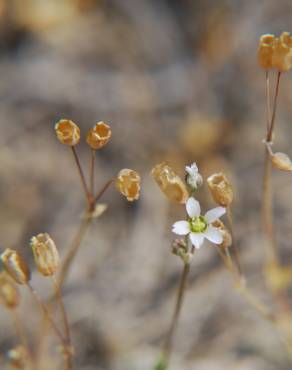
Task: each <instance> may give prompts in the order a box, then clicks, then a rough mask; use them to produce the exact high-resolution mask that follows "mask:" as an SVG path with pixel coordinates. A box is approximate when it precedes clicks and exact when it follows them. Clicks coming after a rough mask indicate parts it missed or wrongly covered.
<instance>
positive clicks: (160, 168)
mask: <svg viewBox="0 0 292 370" xmlns="http://www.w3.org/2000/svg"><path fill="white" fill-rule="evenodd" d="M151 173H152V176H153V178H154V180H155V181H156V183H157V184H158V186H159V187H160V189H161V191H162V192H163V193H164V194H165V196H166V197H167V198H168V199H169V200H170V201H172V202H176V203H186V201H187V199H188V198H189V192H188V190H187V187H186V185H185V183H184V182H183V181H182V179H181V178H180V177H179V176H178V175H177V173H176V172H175V171H174V170H173V169H172V168H171V167H170V166H168V165H167V164H166V163H165V162H162V163H160V164H157V165H156V166H155V167H154V168H153V169H152V171H151Z"/></svg>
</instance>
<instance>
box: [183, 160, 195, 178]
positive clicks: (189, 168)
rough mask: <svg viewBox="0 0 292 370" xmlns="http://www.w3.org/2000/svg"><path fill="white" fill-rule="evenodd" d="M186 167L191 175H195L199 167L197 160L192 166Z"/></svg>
mask: <svg viewBox="0 0 292 370" xmlns="http://www.w3.org/2000/svg"><path fill="white" fill-rule="evenodd" d="M185 169H186V172H187V173H188V174H189V175H195V174H197V173H198V167H197V165H196V163H195V162H194V163H192V164H191V165H190V166H186V167H185Z"/></svg>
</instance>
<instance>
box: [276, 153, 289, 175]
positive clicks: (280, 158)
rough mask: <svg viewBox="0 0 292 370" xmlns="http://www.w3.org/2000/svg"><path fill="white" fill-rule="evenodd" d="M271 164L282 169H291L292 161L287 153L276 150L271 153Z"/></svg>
mask: <svg viewBox="0 0 292 370" xmlns="http://www.w3.org/2000/svg"><path fill="white" fill-rule="evenodd" d="M271 161H272V163H273V166H274V167H276V168H278V169H279V170H282V171H292V162H291V159H290V158H289V157H288V155H287V154H285V153H281V152H277V153H273V154H271Z"/></svg>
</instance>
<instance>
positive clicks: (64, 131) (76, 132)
mask: <svg viewBox="0 0 292 370" xmlns="http://www.w3.org/2000/svg"><path fill="white" fill-rule="evenodd" d="M55 130H56V134H57V138H58V139H59V141H60V142H61V143H62V144H65V145H69V146H75V145H77V144H78V143H79V141H80V129H79V127H78V126H77V125H76V123H74V122H73V121H71V120H69V119H61V120H60V121H59V122H57V123H56V125H55Z"/></svg>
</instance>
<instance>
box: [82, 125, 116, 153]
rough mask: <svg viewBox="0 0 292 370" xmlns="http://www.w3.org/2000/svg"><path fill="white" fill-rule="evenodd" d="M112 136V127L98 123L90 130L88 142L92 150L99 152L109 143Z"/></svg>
mask: <svg viewBox="0 0 292 370" xmlns="http://www.w3.org/2000/svg"><path fill="white" fill-rule="evenodd" d="M111 135H112V131H111V129H110V126H109V125H107V124H106V123H104V122H102V121H101V122H98V123H97V124H96V125H95V126H94V127H93V128H92V129H91V130H89V132H88V134H87V138H86V141H87V144H88V145H89V146H90V147H91V149H94V150H97V149H100V148H102V147H104V146H105V145H106V144H107V143H108V141H109V139H110V137H111Z"/></svg>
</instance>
